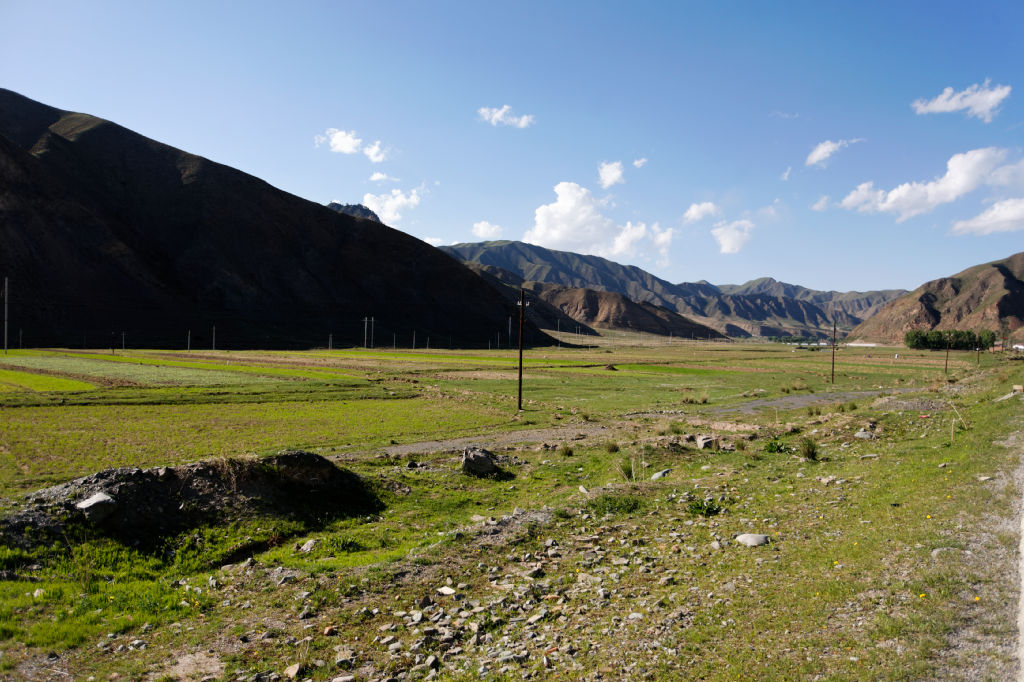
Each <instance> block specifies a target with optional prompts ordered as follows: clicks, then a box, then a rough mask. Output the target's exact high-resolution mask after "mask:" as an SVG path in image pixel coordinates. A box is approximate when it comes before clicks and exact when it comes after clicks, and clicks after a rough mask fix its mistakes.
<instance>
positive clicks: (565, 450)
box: [558, 443, 572, 457]
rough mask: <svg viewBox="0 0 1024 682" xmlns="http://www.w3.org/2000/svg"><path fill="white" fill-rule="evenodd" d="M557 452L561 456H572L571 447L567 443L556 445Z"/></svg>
mask: <svg viewBox="0 0 1024 682" xmlns="http://www.w3.org/2000/svg"><path fill="white" fill-rule="evenodd" d="M558 454H560V455H561V456H563V457H572V447H570V445H569V444H568V443H562V444H561V445H559V446H558Z"/></svg>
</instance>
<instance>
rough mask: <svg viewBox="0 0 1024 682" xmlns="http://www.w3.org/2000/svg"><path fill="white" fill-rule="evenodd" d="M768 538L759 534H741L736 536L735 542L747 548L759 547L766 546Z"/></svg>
mask: <svg viewBox="0 0 1024 682" xmlns="http://www.w3.org/2000/svg"><path fill="white" fill-rule="evenodd" d="M768 540H769V538H768V536H767V535H761V534H759V533H742V534H740V535H737V536H736V542H738V543H740V544H741V545H746V546H747V547H760V546H761V545H767V544H768Z"/></svg>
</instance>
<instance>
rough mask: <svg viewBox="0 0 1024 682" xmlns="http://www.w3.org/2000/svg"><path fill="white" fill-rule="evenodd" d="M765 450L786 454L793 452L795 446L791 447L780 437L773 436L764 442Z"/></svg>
mask: <svg viewBox="0 0 1024 682" xmlns="http://www.w3.org/2000/svg"><path fill="white" fill-rule="evenodd" d="M764 451H765V452H767V453H769V454H780V455H785V454H788V453H790V452H793V448H791V447H789V446H788V445H786V444H785V443H783V442H782V441H781V440H779V439H778V438H773V439H771V440H770V441H768V442H767V443H765V444H764Z"/></svg>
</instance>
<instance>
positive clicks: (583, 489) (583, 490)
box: [580, 486, 590, 495]
mask: <svg viewBox="0 0 1024 682" xmlns="http://www.w3.org/2000/svg"><path fill="white" fill-rule="evenodd" d="M580 492H581V493H583V494H584V495H586V494H587V493H589V492H590V491H589V490H587V489H586V488H584V487H583V486H580Z"/></svg>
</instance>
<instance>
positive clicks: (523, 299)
mask: <svg viewBox="0 0 1024 682" xmlns="http://www.w3.org/2000/svg"><path fill="white" fill-rule="evenodd" d="M5 300H6V299H5ZM525 309H526V292H525V291H524V290H522V289H520V290H519V411H520V412H522V411H523V311H524V310H525Z"/></svg>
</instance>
